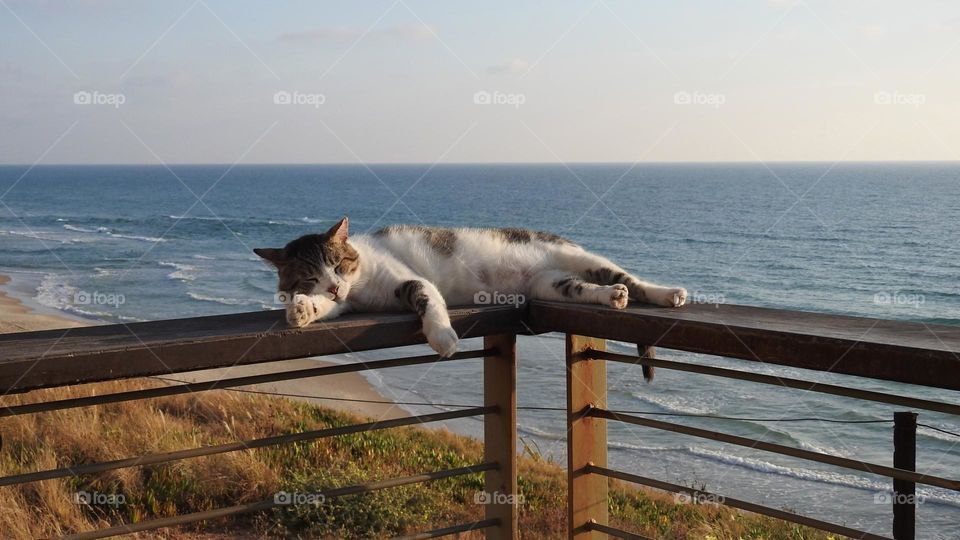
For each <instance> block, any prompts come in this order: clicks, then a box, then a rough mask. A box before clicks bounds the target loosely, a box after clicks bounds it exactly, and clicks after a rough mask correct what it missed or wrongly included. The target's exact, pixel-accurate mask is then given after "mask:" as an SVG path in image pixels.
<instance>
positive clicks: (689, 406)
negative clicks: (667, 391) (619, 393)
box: [630, 392, 722, 414]
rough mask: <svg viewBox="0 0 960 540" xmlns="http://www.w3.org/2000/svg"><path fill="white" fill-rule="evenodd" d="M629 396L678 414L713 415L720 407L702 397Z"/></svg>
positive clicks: (714, 401)
mask: <svg viewBox="0 0 960 540" xmlns="http://www.w3.org/2000/svg"><path fill="white" fill-rule="evenodd" d="M630 395H631V396H633V397H634V398H636V399H638V400H640V401H642V402H644V403H649V404H651V405H655V406H657V407H659V408H661V409H663V410H666V411H668V412H674V413H680V414H714V413H716V412H717V411H718V410H719V409H720V406H721V405H722V403H721V402H720V401H719V400H717V399H710V398H705V397H704V396H689V397H685V396H657V395H653V394H640V393H633V392H631V393H630Z"/></svg>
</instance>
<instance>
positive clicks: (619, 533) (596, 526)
mask: <svg viewBox="0 0 960 540" xmlns="http://www.w3.org/2000/svg"><path fill="white" fill-rule="evenodd" d="M582 529H583V530H585V531H598V532H602V533H606V534H608V535H610V536H615V537H617V538H625V539H626V540H653V538H650V537H649V536H642V535H639V534H634V533H632V532H627V531H624V530H622V529H617V528H616V527H611V526H609V525H603V524H600V523H596V522H594V521H589V522H587V523H585V524H584V525H583V527H582Z"/></svg>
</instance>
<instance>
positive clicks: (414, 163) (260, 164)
mask: <svg viewBox="0 0 960 540" xmlns="http://www.w3.org/2000/svg"><path fill="white" fill-rule="evenodd" d="M816 163H828V164H834V165H840V164H844V163H846V164H897V163H902V164H911V163H918V164H919V163H945V164H946V163H960V159H881V160H839V161H838V160H828V159H823V160H817V159H810V160H772V161H761V160H753V161H738V160H729V161H455V162H444V163H431V162H427V161H365V162H356V161H350V162H346V161H329V162H306V161H304V162H256V163H226V162H210V163H196V162H192V163H190V162H184V163H155V162H154V163H0V167H30V168H37V167H200V166H225V167H242V166H257V167H265V166H317V165H337V166H342V165H356V166H382V165H410V166H417V165H419V166H427V167H440V166H444V165H495V166H498V165H557V166H565V165H633V166H637V165H643V164H645V165H789V164H816Z"/></svg>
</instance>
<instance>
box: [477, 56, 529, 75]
mask: <svg viewBox="0 0 960 540" xmlns="http://www.w3.org/2000/svg"><path fill="white" fill-rule="evenodd" d="M529 69H530V62H527V61H526V60H524V59H523V58H514V59H513V60H511V61H509V62H507V63H506V64H499V65H496V66H490V67H488V68H487V73H490V74H491V75H501V74H504V73H526V72H527V71H528V70H529Z"/></svg>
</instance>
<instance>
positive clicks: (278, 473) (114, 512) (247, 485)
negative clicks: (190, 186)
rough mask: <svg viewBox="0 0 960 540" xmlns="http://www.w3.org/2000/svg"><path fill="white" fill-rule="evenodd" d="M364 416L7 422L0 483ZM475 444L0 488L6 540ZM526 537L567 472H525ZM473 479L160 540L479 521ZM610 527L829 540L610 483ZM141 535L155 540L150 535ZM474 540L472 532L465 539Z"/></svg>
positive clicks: (252, 407) (540, 522) (337, 443)
mask: <svg viewBox="0 0 960 540" xmlns="http://www.w3.org/2000/svg"><path fill="white" fill-rule="evenodd" d="M150 385H153V383H149V382H133V381H123V382H110V383H101V384H97V385H87V386H84V387H75V388H62V389H53V390H44V391H38V392H33V393H31V394H29V395H28V396H26V397H23V396H8V397H5V398H4V400H3V404H4V405H13V404H17V403H24V402H31V401H40V400H50V399H63V398H67V397H76V396H80V395H89V394H91V393H97V394H104V393H111V392H118V391H124V390H131V389H135V388H144V387H147V386H150ZM357 421H358V419H356V418H351V417H349V416H348V415H344V414H341V413H337V412H333V411H330V410H327V409H322V408H318V407H314V406H310V405H305V404H302V403H297V402H293V401H288V400H284V399H274V398H270V397H264V396H252V395H246V394H237V393H231V392H221V391H218V392H206V393H203V394H196V395H186V396H175V397H168V398H159V399H153V400H146V401H137V402H129V403H119V404H113V405H105V406H100V407H87V408H82V409H73V410H66V411H55V412H50V413H42V414H33V415H25V416H19V417H13V418H6V419H4V420H3V421H2V424H0V431H2V436H3V449H2V451H0V475H8V474H14V473H21V472H30V471H36V470H41V469H49V468H55V467H62V466H69V465H76V464H82V463H89V462H94V461H105V460H112V459H119V458H125V457H131V456H137V455H142V454H147V453H155V452H164V451H172V450H179V449H184V448H192V447H197V446H204V445H209V444H218V443H225V442H232V441H236V440H243V439H252V438H259V437H266V436H271V435H277V434H281V433H291V432H298V431H302V430H307V429H320V428H323V427H329V426H336V425H344V424H349V423H355V422H357ZM481 455H482V446H481V444H480V443H479V442H478V441H475V440H472V439H469V438H465V437H460V436H457V435H453V434H451V433H447V432H443V431H430V430H424V429H415V428H401V429H391V430H385V431H378V432H370V433H365V434H358V435H349V436H343V437H338V438H332V439H325V440H321V441H316V442H311V443H300V444H295V445H286V446H281V447H275V448H267V449H260V450H251V451H242V452H233V453H229V454H223V455H219V456H212V457H208V458H197V459H189V460H182V461H177V462H173V463H169V464H162V465H156V466H149V467H134V468H127V469H121V470H118V471H111V472H107V473H103V474H100V475H93V476H85V477H81V478H67V479H57V480H47V481H43V482H36V483H31V484H25V485H22V486H14V487H2V488H0V531H4V537H5V538H6V537H10V538H36V537H40V536H53V535H59V534H65V533H69V532H77V531H85V530H90V529H93V528H98V527H105V526H109V525H115V524H118V523H122V522H129V521H135V520H137V521H139V520H145V519H151V518H155V517H161V516H169V515H173V514H177V513H188V512H196V511H201V510H208V509H212V508H217V507H223V506H231V505H234V504H239V503H244V502H254V501H258V500H262V499H268V498H272V496H273V493H275V492H277V491H280V490H285V491H290V492H312V491H317V490H320V489H323V488H329V487H335V486H344V485H351V484H356V483H360V482H363V481H368V480H377V479H384V478H391V477H396V476H406V475H411V474H416V473H420V472H425V471H432V470H439V469H445V468H450V467H459V466H463V465H468V464H472V463H477V462H479V461H481ZM519 484H520V489H521V491H522V493H523V495H524V498H525V502H524V504H523V505H522V506H521V513H520V522H521V531H522V536H523V537H524V538H557V537H561V536H562V535H563V533H564V531H565V529H566V521H565V519H566V518H565V511H564V505H565V499H566V496H565V491H566V480H565V476H564V472H563V470H562V469H561V468H560V467H558V466H556V465H555V464H551V463H546V462H543V461H542V460H539V459H536V457H535V456H534V457H532V458H530V457H528V458H523V459H522V460H521V464H520V479H519ZM482 486H483V484H482V478H481V476H480V475H479V474H478V475H471V476H465V477H460V478H454V479H446V480H441V481H435V482H432V483H430V484H426V485H413V486H405V487H398V488H391V489H388V490H383V491H380V492H377V493H373V494H367V495H357V496H350V497H344V498H341V499H335V500H329V501H327V502H326V503H325V504H323V505H320V506H299V507H284V508H283V509H282V510H274V511H271V512H265V513H260V514H255V515H248V516H243V517H241V518H238V519H234V520H218V521H211V522H206V523H202V524H197V525H194V526H191V527H186V528H181V529H173V530H166V531H165V532H164V533H163V536H164V537H169V538H218V537H219V534H218V533H225V532H229V533H231V534H238V533H239V534H243V535H249V536H250V537H255V536H262V535H273V536H277V537H284V536H287V537H289V536H303V537H310V538H316V537H335V538H352V537H359V538H367V537H384V536H391V535H394V534H400V533H404V532H415V531H422V530H427V529H430V528H434V527H441V526H446V525H450V524H454V523H462V522H466V521H471V520H475V519H480V517H481V516H482V512H483V508H482V506H480V505H477V504H474V493H476V492H477V491H478V490H480V489H482ZM76 491H91V492H92V491H96V492H100V493H122V494H123V496H124V498H125V504H123V505H119V506H117V507H111V506H98V507H91V506H84V505H78V504H75V503H74V495H73V494H74V493H75V492H76ZM611 516H612V520H613V524H615V525H618V526H621V527H623V528H625V529H627V530H631V531H635V532H638V533H642V534H646V535H649V536H652V537H656V538H668V539H674V538H676V539H680V538H711V539H717V540H721V539H739V538H743V539H777V538H784V539H786V538H790V539H807V538H810V539H814V538H817V539H820V538H829V536H827V535H825V534H822V533H817V532H813V531H811V530H809V529H806V528H802V527H797V526H793V525H789V524H786V523H783V522H779V521H775V520H771V519H767V518H763V517H759V516H754V515H749V514H742V513H737V512H732V511H728V510H725V509H722V508H718V507H713V506H704V505H700V506H691V505H678V504H674V502H673V498H672V497H670V496H669V495H663V494H659V493H655V492H652V491H643V490H634V489H631V488H628V487H627V486H624V485H621V484H618V483H617V484H615V485H614V486H613V490H612V492H611ZM144 537H145V538H146V537H149V538H155V537H157V533H150V534H149V535H144ZM467 537H470V538H472V537H477V538H479V537H481V535H479V534H473V535H468V536H464V538H467Z"/></svg>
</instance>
